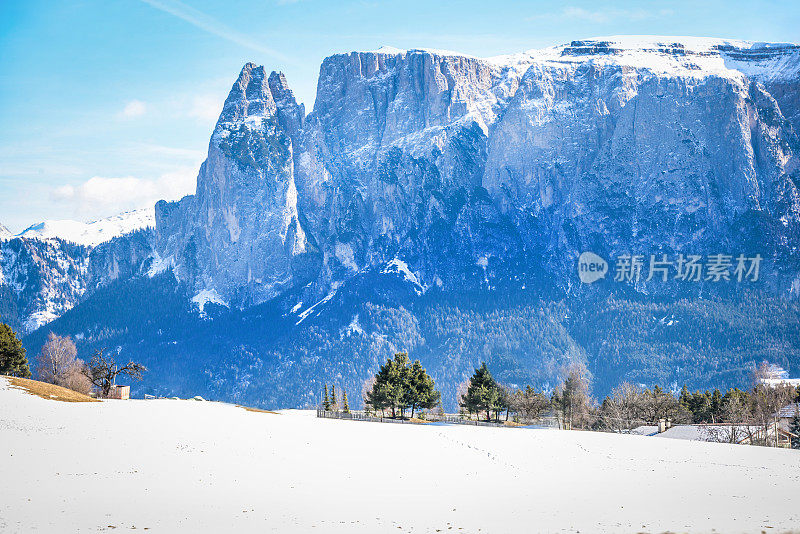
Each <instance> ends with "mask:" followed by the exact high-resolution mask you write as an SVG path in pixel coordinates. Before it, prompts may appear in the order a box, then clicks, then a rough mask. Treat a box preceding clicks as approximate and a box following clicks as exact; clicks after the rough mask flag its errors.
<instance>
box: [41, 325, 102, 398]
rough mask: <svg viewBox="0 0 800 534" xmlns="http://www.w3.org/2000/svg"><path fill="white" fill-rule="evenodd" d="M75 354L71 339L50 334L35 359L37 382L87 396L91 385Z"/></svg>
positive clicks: (83, 365) (80, 361) (76, 352)
mask: <svg viewBox="0 0 800 534" xmlns="http://www.w3.org/2000/svg"><path fill="white" fill-rule="evenodd" d="M77 354H78V349H77V348H76V347H75V342H74V341H72V338H70V337H69V336H64V337H62V336H59V335H57V334H55V333H53V332H50V335H48V336H47V341H46V342H45V344H44V345H42V350H41V351H40V352H39V355H38V356H37V357H36V372H37V375H38V378H39V380H41V381H42V382H48V383H50V384H56V385H58V386H61V387H65V388H68V389H71V390H73V391H77V392H79V393H84V394H88V393H89V391H91V389H92V384H91V382H90V381H89V379H88V378H87V377H86V374H85V367H86V364H84V362H83V361H82V360H79V359H77Z"/></svg>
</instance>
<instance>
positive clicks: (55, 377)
mask: <svg viewBox="0 0 800 534" xmlns="http://www.w3.org/2000/svg"><path fill="white" fill-rule="evenodd" d="M34 369H35V371H36V375H35V378H36V379H37V380H39V381H41V382H47V383H48V384H55V385H57V386H61V387H64V388H67V389H71V390H73V391H77V392H78V393H83V394H84V395H89V394H90V393H92V391H93V390H95V391H96V392H97V394H98V395H99V396H101V397H108V395H109V393H110V391H111V388H112V387H113V386H114V385H115V384H116V380H117V377H118V376H128V377H129V378H132V379H134V380H141V379H142V375H143V373H144V372H146V371H147V368H146V367H145V366H144V365H142V364H139V363H136V362H133V361H129V362H127V363H125V364H120V363H117V362H116V361H115V359H114V357H113V356H111V355H109V354H106V352H105V350H103V349H100V350H96V351H95V352H94V354H93V355H92V357H91V359H90V360H89V362H88V363H87V362H85V361H84V360H82V359H80V358H78V349H77V346H76V345H75V341H74V340H73V339H72V338H71V337H69V336H59V335H57V334H55V333H53V332H50V334H49V335H48V336H47V341H46V342H45V343H44V345H42V349H41V351H40V352H39V354H38V355H37V356H36V360H35V366H34ZM0 374H3V375H8V376H15V377H20V378H31V377H33V376H34V375H33V373H32V372H31V369H30V364H29V361H28V357H27V354H26V351H25V348H24V347H23V346H22V342H21V341H20V340H19V337H18V336H17V334H16V332H14V330H13V329H12V328H11V327H10V326H9V325H7V324H4V323H0Z"/></svg>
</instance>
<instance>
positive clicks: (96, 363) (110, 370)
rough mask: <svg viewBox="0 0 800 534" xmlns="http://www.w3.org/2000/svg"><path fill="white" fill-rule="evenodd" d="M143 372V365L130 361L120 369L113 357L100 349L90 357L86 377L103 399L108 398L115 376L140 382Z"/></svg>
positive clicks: (115, 379)
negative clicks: (125, 376)
mask: <svg viewBox="0 0 800 534" xmlns="http://www.w3.org/2000/svg"><path fill="white" fill-rule="evenodd" d="M145 371H147V368H146V367H145V366H144V365H142V364H140V363H135V362H132V361H131V362H128V363H127V364H126V365H124V366H122V367H120V366H119V365H118V364H117V363H116V362H115V361H114V358H113V357H111V356H106V355H104V354H103V350H102V349H101V350H98V351H95V353H94V356H92V360H91V361H90V362H89V366H88V368H87V369H86V376H87V377H88V378H89V380H90V381H91V382H92V385H94V386H95V387H96V388H98V389H99V390H100V392H101V394H102V395H103V397H108V393H109V392H110V391H111V388H112V387H113V386H114V385H115V384H116V381H117V376H119V375H127V376H129V377H131V378H133V379H134V380H141V379H142V373H144V372H145Z"/></svg>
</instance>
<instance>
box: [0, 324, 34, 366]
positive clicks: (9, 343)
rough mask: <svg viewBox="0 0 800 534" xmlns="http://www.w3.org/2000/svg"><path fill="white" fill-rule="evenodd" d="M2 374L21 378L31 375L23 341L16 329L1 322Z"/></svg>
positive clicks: (0, 361)
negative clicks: (18, 336)
mask: <svg viewBox="0 0 800 534" xmlns="http://www.w3.org/2000/svg"><path fill="white" fill-rule="evenodd" d="M0 375H9V376H18V377H21V378H29V377H30V376H31V370H30V368H29V367H28V358H27V357H26V356H25V348H24V347H23V346H22V342H21V341H20V340H19V339H18V338H17V335H16V334H15V333H14V330H13V329H12V328H11V327H10V326H8V325H7V324H4V323H0Z"/></svg>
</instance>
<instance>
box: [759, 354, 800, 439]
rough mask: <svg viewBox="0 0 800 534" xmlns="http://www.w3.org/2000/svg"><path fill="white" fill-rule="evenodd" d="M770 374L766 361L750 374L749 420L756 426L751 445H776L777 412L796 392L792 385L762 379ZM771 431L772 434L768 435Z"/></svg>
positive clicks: (790, 400)
mask: <svg viewBox="0 0 800 534" xmlns="http://www.w3.org/2000/svg"><path fill="white" fill-rule="evenodd" d="M771 375H772V372H771V369H770V366H769V365H768V364H767V363H766V362H762V363H761V365H759V366H758V367H756V369H755V370H754V371H753V374H752V381H753V389H752V390H751V392H750V399H751V401H750V402H751V405H750V422H751V423H752V426H755V427H758V431H757V432H756V433H754V434H753V435H752V436H751V443H752V444H753V445H765V446H767V447H771V446H776V447H777V445H778V444H777V439H778V437H777V426H778V421H777V415H776V414H777V412H778V411H780V409H781V408H783V407H784V406H786V405H787V404H789V403H791V402H792V400H793V399H794V395H795V393H796V391H795V389H794V388H793V387H790V386H787V385H783V384H770V383H768V382H766V381H765V380H764V379H766V378H770V377H771ZM770 433H772V436H770Z"/></svg>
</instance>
